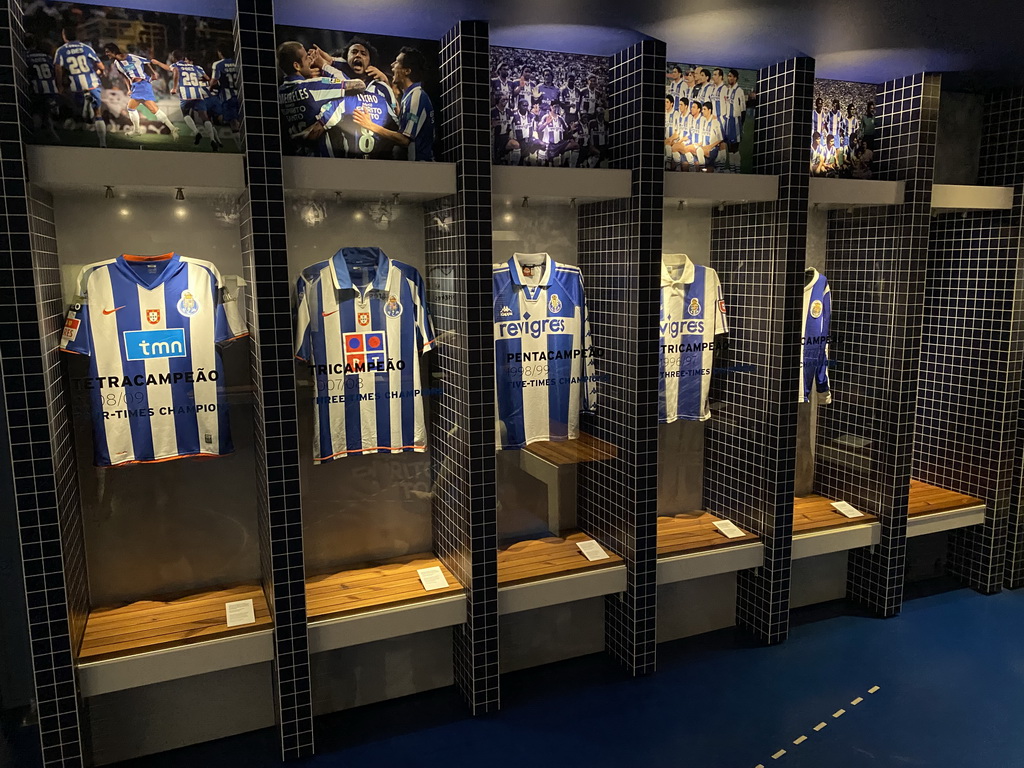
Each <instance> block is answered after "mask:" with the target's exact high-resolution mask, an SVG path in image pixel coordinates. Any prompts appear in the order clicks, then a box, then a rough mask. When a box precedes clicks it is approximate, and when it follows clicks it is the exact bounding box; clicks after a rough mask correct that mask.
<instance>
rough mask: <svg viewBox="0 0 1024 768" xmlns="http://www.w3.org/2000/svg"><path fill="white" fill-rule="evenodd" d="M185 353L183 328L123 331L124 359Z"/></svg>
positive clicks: (171, 355) (152, 358)
mask: <svg viewBox="0 0 1024 768" xmlns="http://www.w3.org/2000/svg"><path fill="white" fill-rule="evenodd" d="M187 354H188V353H187V351H186V347H185V329H184V328H168V329H166V330H159V331H125V332H124V356H125V359H126V360H155V359H158V358H167V357H185V356H186V355H187Z"/></svg>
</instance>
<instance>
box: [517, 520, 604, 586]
mask: <svg viewBox="0 0 1024 768" xmlns="http://www.w3.org/2000/svg"><path fill="white" fill-rule="evenodd" d="M590 538H591V537H590V536H587V535H586V534H585V533H582V532H580V531H570V532H566V533H565V534H564V536H562V537H559V536H548V537H546V538H543V539H531V540H529V541H519V542H516V543H515V544H512V545H511V546H508V547H506V548H504V549H499V550H498V586H499V587H508V586H512V585H513V584H524V583H526V582H530V581H537V580H540V579H548V578H552V577H555V576H565V575H568V574H572V573H582V572H584V571H593V570H598V569H600V568H607V567H609V566H613V565H621V564H622V558H621V557H619V556H618V555H616V554H614V553H612V552H611V551H609V550H605V551H606V552H608V555H609V557H608V558H607V559H605V560H594V561H590V560H587V558H586V557H584V555H583V553H582V552H580V549H579V547H577V546H576V544H577V543H578V542H581V541H588V540H589V539H590Z"/></svg>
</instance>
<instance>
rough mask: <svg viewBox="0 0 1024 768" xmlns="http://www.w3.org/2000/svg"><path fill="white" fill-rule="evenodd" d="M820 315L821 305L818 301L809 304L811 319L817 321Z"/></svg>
mask: <svg viewBox="0 0 1024 768" xmlns="http://www.w3.org/2000/svg"><path fill="white" fill-rule="evenodd" d="M821 313H822V304H821V302H820V301H818V300H817V299H815V300H814V302H813V303H812V304H811V317H813V318H814V319H815V320H817V319H818V318H819V317H821Z"/></svg>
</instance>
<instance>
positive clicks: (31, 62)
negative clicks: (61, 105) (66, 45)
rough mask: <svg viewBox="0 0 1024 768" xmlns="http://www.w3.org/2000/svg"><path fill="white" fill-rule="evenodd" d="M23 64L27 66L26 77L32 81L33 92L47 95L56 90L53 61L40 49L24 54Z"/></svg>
mask: <svg viewBox="0 0 1024 768" xmlns="http://www.w3.org/2000/svg"><path fill="white" fill-rule="evenodd" d="M25 65H26V67H27V68H28V79H29V80H31V81H32V92H33V93H35V94H38V95H40V96H47V95H50V94H54V93H56V92H57V83H56V81H55V80H54V77H53V62H52V61H51V60H50V57H49V56H47V55H46V54H45V53H41V52H40V51H31V52H30V53H27V54H25Z"/></svg>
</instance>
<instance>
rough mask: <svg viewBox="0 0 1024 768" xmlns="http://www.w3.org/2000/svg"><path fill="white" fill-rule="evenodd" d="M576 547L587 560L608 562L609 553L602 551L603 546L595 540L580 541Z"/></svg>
mask: <svg viewBox="0 0 1024 768" xmlns="http://www.w3.org/2000/svg"><path fill="white" fill-rule="evenodd" d="M576 546H577V547H579V548H580V552H582V553H583V555H584V556H585V557H586V558H587V560H607V559H608V556H609V555H608V553H607V552H605V551H604V550H603V549H601V545H600V544H598V543H597V542H596V541H594V540H593V539H590V541H579V542H577V543H576Z"/></svg>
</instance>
